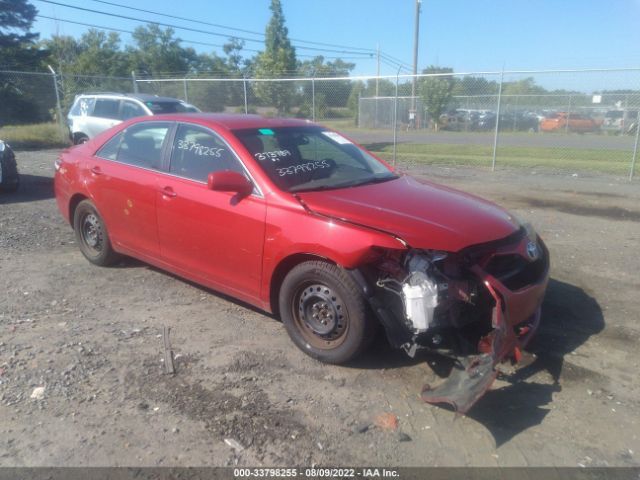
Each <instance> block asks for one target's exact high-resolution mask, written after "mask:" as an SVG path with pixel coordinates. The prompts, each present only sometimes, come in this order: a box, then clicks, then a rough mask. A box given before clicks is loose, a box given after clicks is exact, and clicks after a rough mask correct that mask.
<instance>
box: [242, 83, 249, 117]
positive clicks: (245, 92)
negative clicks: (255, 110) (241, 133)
mask: <svg viewBox="0 0 640 480" xmlns="http://www.w3.org/2000/svg"><path fill="white" fill-rule="evenodd" d="M242 88H243V90H244V113H245V115H246V114H248V113H249V102H248V101H247V77H245V76H244V75H243V76H242Z"/></svg>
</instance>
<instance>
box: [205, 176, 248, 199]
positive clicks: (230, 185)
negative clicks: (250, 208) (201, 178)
mask: <svg viewBox="0 0 640 480" xmlns="http://www.w3.org/2000/svg"><path fill="white" fill-rule="evenodd" d="M207 187H209V189H210V190H216V191H218V192H236V193H238V195H240V196H241V197H246V196H248V195H251V192H253V184H252V183H251V182H250V181H249V179H248V178H247V177H245V176H244V175H242V174H240V173H238V172H233V171H231V170H223V171H221V172H212V173H210V174H209V176H208V177H207Z"/></svg>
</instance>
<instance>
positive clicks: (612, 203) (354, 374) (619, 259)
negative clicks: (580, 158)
mask: <svg viewBox="0 0 640 480" xmlns="http://www.w3.org/2000/svg"><path fill="white" fill-rule="evenodd" d="M55 155H56V152H54V151H40V152H18V162H19V166H20V170H21V173H22V174H23V185H22V187H21V190H20V192H19V193H17V194H13V195H5V196H3V197H1V198H0V292H2V294H1V295H0V332H1V333H0V465H2V466H41V465H47V466H51V465H55V466H61V465H66V466H71V465H72V466H81V465H82V466H85V465H91V466H112V465H127V466H157V465H173V466H186V465H198V466H201V465H216V466H217V465H252V466H258V465H278V466H292V465H311V464H323V465H372V464H377V465H388V466H416V465H431V466H436V465H437V466H443V465H450V466H467V465H474V466H495V465H500V466H530V465H534V466H576V465H584V466H606V465H611V466H613V465H616V466H638V465H640V439H639V435H640V433H638V432H640V427H639V425H638V423H639V422H640V400H639V399H640V395H639V393H640V386H639V384H638V381H637V379H638V374H637V372H638V369H639V367H640V364H639V363H640V360H639V356H638V354H637V345H638V342H639V340H640V327H639V326H638V312H640V297H639V296H638V294H637V292H638V290H639V289H640V278H639V276H638V271H640V261H639V260H638V255H637V252H638V251H639V247H640V225H639V222H640V206H639V205H640V203H639V202H638V200H639V199H640V191H639V189H638V184H637V183H635V184H629V183H627V182H625V181H624V180H622V179H618V178H614V177H603V176H600V177H588V176H587V177H585V176H583V175H582V174H579V175H571V174H553V173H550V172H539V171H534V170H506V171H505V170H502V171H499V172H496V173H494V174H492V173H490V172H488V171H486V170H480V169H471V168H444V167H429V168H425V167H417V166H411V165H408V166H406V169H407V170H409V171H410V172H411V173H412V174H415V175H417V176H425V177H430V178H434V179H436V180H437V181H440V182H441V183H445V184H447V185H450V186H453V187H459V188H462V189H464V190H467V191H470V192H473V193H477V194H479V195H482V196H485V197H488V198H490V199H492V200H495V201H496V202H498V203H500V204H502V205H504V206H506V207H508V208H510V209H512V210H513V211H514V212H515V213H516V214H518V215H519V216H521V217H525V218H527V219H528V220H530V221H531V222H532V223H533V224H534V225H535V226H536V228H537V229H538V231H539V232H540V233H541V234H542V235H543V237H544V238H545V240H546V242H547V244H548V246H549V249H550V251H551V254H552V262H553V263H552V281H551V284H550V287H549V291H548V294H547V297H546V299H545V303H544V307H543V325H542V328H541V331H540V334H539V335H538V337H537V338H536V340H535V341H534V342H533V345H532V346H531V351H532V353H531V354H529V355H528V356H527V362H526V364H527V365H526V366H522V367H520V368H518V369H514V368H511V367H509V366H505V368H504V373H503V374H502V375H501V376H500V378H499V380H498V381H497V382H496V384H495V385H494V388H493V389H492V390H491V391H490V392H488V393H487V395H486V396H485V397H484V398H482V399H481V400H480V401H479V402H478V404H476V405H475V406H474V407H473V408H472V410H471V411H470V412H469V413H468V415H467V416H465V417H456V416H455V415H454V413H453V412H451V411H450V410H448V409H445V408H439V407H435V406H430V405H427V404H424V403H422V402H421V400H420V398H419V393H420V390H421V387H422V385H423V384H425V383H430V384H433V383H436V382H437V381H438V378H439V375H441V374H442V370H443V369H444V368H446V365H443V364H442V362H441V361H439V360H438V359H436V358H433V357H429V356H426V355H420V356H418V357H417V358H416V359H409V358H408V357H406V356H405V355H404V354H403V353H401V352H395V351H392V350H391V349H390V348H389V347H388V346H387V344H386V343H385V341H384V339H383V338H380V339H379V340H378V341H377V342H376V344H375V345H374V348H373V350H372V352H371V353H369V354H368V355H366V356H365V357H364V358H362V359H360V360H359V361H358V362H357V363H354V364H352V365H350V366H348V367H337V366H329V365H323V364H320V363H318V362H316V361H314V360H312V359H310V358H308V357H307V356H305V355H304V354H302V353H301V352H299V351H298V350H297V349H296V348H295V347H294V346H293V345H292V343H291V342H290V341H289V339H288V337H287V335H286V333H285V331H284V328H283V327H282V325H281V324H280V323H279V322H278V321H277V320H276V319H274V318H272V317H270V316H268V315H265V314H264V313H262V312H259V311H256V310H255V309H252V308H249V307H247V306H246V305H243V304H240V303H238V302H235V301H233V300H231V299H229V298H227V297H224V296H221V295H218V294H216V293H215V292H212V291H209V290H206V289H203V288H200V287H198V286H196V285H193V284H191V283H189V282H186V281H183V280H181V279H179V278H176V277H174V276H172V275H169V274H166V273H164V272H161V271H159V270H156V269H154V268H152V267H149V266H148V265H145V264H143V263H140V262H138V261H135V260H125V261H123V262H122V263H121V264H120V265H118V266H116V267H114V268H99V267H95V266H92V265H91V264H89V263H88V262H87V261H86V260H84V258H83V257H82V255H81V254H80V252H79V250H78V248H77V246H76V245H75V244H74V238H73V233H72V231H71V228H70V227H69V226H68V225H67V224H65V223H64V222H63V220H62V217H61V216H60V215H59V213H58V211H57V208H56V205H55V200H54V198H53V192H52V183H51V176H52V173H53V169H52V163H53V160H54V158H55ZM164 326H167V327H170V328H171V341H172V346H173V349H174V352H175V354H176V368H177V373H176V374H175V375H173V376H168V375H165V374H164V373H163V364H162V357H163V339H162V329H163V327H164ZM39 387H40V388H39ZM32 396H33V397H34V398H32ZM384 413H391V414H393V415H395V416H397V418H398V428H397V430H395V431H393V430H385V429H383V428H380V427H377V426H375V419H376V417H377V416H378V415H380V414H384ZM225 440H226V441H225Z"/></svg>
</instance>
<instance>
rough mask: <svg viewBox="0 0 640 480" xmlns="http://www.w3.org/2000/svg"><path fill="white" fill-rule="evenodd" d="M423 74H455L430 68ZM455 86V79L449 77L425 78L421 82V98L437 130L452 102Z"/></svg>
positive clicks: (449, 70) (446, 70)
mask: <svg viewBox="0 0 640 480" xmlns="http://www.w3.org/2000/svg"><path fill="white" fill-rule="evenodd" d="M422 73H427V74H428V73H432V74H433V73H453V69H451V68H441V67H434V66H430V67H428V68H426V69H425V70H423V71H422ZM453 85H454V79H453V77H452V76H449V75H445V76H434V77H424V78H422V79H421V81H420V87H419V92H420V96H421V97H422V101H423V102H424V104H425V108H426V109H427V112H428V113H429V116H430V117H431V119H432V120H433V122H434V125H435V128H436V130H437V129H438V127H439V124H440V115H442V113H444V111H445V109H446V108H447V106H448V105H449V102H450V101H451V95H452V91H453Z"/></svg>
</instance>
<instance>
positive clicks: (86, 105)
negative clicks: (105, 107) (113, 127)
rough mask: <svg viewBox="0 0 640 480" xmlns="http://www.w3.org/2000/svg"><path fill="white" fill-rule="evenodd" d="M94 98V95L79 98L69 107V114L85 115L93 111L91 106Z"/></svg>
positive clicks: (93, 105)
mask: <svg viewBox="0 0 640 480" xmlns="http://www.w3.org/2000/svg"><path fill="white" fill-rule="evenodd" d="M95 104H96V99H95V98H94V97H82V98H79V99H78V100H77V101H76V102H75V103H74V104H73V107H71V111H70V112H69V115H73V116H75V117H86V116H88V115H91V114H92V113H93V108H94V107H95Z"/></svg>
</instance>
